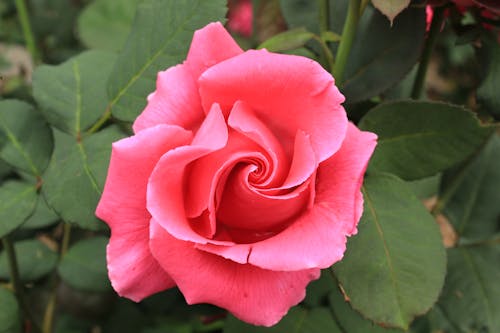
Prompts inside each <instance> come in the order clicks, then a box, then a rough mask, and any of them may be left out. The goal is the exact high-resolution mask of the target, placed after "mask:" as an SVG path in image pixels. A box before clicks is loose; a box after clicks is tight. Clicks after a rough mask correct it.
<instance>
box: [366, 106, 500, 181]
mask: <svg viewBox="0 0 500 333" xmlns="http://www.w3.org/2000/svg"><path fill="white" fill-rule="evenodd" d="M359 126H360V128H362V129H363V130H367V131H371V132H375V133H377V135H378V137H379V138H378V145H377V149H376V152H375V154H374V156H373V158H372V159H371V161H370V168H371V169H373V170H377V171H384V172H391V173H394V174H396V175H398V176H399V177H401V178H403V179H407V180H413V179H419V178H424V177H429V176H432V175H435V174H436V173H438V172H440V171H443V170H445V169H447V168H449V167H451V166H453V165H455V164H457V163H459V162H461V161H463V160H464V159H465V158H467V157H468V156H470V155H471V154H472V153H473V152H474V151H476V150H478V149H479V148H480V146H481V145H482V144H483V143H484V142H485V140H486V139H487V137H488V136H489V135H490V133H491V132H492V130H493V129H492V128H487V127H484V126H481V125H480V123H479V121H478V119H477V118H476V117H475V116H474V114H472V113H471V112H469V111H467V110H465V109H463V108H461V107H458V106H453V105H450V104H443V103H430V102H415V101H401V102H391V103H384V104H380V105H379V106H377V107H375V108H374V109H372V110H370V111H369V112H368V113H367V114H366V116H364V117H363V118H362V119H361V122H360V123H359Z"/></svg>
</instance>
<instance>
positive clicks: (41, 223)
mask: <svg viewBox="0 0 500 333" xmlns="http://www.w3.org/2000/svg"><path fill="white" fill-rule="evenodd" d="M58 220H59V216H58V215H57V214H56V213H55V212H54V211H53V210H52V209H51V208H50V207H49V206H48V205H47V203H46V201H45V199H44V198H43V197H42V198H39V199H38V200H37V205H36V208H35V211H34V212H33V214H32V215H31V216H30V217H29V218H28V219H27V220H26V222H24V223H23V225H22V226H21V229H24V230H28V229H38V228H43V227H47V226H50V225H53V224H54V223H56V222H57V221H58Z"/></svg>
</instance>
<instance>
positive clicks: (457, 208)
mask: <svg viewBox="0 0 500 333" xmlns="http://www.w3.org/2000/svg"><path fill="white" fill-rule="evenodd" d="M450 173H451V172H450ZM450 173H447V174H445V177H444V186H445V188H446V187H448V186H454V187H455V190H454V192H453V194H452V196H451V197H450V198H449V199H448V201H447V204H446V206H445V208H444V214H445V215H446V216H447V217H448V219H449V220H450V222H451V223H452V224H453V226H454V227H455V230H456V231H457V233H458V234H459V236H460V237H462V238H466V239H468V240H478V239H485V238H488V237H490V236H491V235H492V234H494V233H495V232H499V231H500V230H499V224H498V222H499V220H498V218H499V217H500V205H499V189H500V137H499V136H498V135H493V136H492V138H491V139H490V141H489V142H488V144H487V145H486V146H485V147H484V148H483V150H482V151H481V153H480V154H479V155H478V156H477V157H476V158H475V159H474V160H473V161H471V162H470V164H468V165H467V166H466V167H465V169H463V170H460V171H458V173H453V174H452V175H450ZM449 178H453V180H450V179H449ZM450 181H453V182H454V183H453V184H448V183H449V182H450Z"/></svg>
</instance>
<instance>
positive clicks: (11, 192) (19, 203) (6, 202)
mask: <svg viewBox="0 0 500 333" xmlns="http://www.w3.org/2000/svg"><path fill="white" fill-rule="evenodd" d="M37 199H38V196H37V195H36V188H35V186H33V185H32V184H29V183H26V182H22V181H17V180H9V181H6V182H5V183H2V184H1V185H0V237H3V236H5V235H7V234H8V233H10V232H11V231H12V230H14V229H16V228H17V227H19V226H20V225H21V224H23V222H24V221H26V219H27V218H28V217H29V216H30V215H31V214H32V213H33V210H34V209H35V206H36V202H37Z"/></svg>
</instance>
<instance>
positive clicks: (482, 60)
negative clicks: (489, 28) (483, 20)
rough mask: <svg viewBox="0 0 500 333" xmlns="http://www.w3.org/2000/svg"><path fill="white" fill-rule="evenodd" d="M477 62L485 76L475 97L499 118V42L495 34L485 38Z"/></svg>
mask: <svg viewBox="0 0 500 333" xmlns="http://www.w3.org/2000/svg"><path fill="white" fill-rule="evenodd" d="M478 57H479V61H478V63H479V64H480V65H481V66H482V67H483V68H482V70H483V72H484V74H485V77H484V79H483V81H482V83H481V85H480V86H479V89H478V90H477V98H478V101H479V103H480V104H481V106H482V107H484V108H485V109H486V110H488V111H489V112H490V113H491V114H492V115H494V116H495V117H496V118H497V119H500V94H499V93H498V87H500V44H499V43H498V42H497V39H496V36H494V37H489V38H485V39H484V40H483V44H482V47H481V48H480V49H479V51H478Z"/></svg>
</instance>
